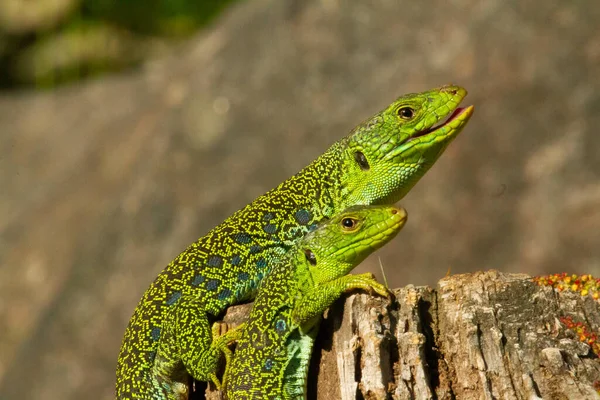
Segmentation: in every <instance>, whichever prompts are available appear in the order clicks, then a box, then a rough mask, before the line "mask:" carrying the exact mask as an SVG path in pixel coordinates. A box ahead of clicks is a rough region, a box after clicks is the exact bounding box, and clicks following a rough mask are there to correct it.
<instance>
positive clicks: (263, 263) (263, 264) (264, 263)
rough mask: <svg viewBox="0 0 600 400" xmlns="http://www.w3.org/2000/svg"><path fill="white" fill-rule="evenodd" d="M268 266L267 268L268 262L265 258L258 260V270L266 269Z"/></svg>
mask: <svg viewBox="0 0 600 400" xmlns="http://www.w3.org/2000/svg"><path fill="white" fill-rule="evenodd" d="M266 266H267V260H265V259H264V258H261V259H259V260H256V267H257V268H264V267H266Z"/></svg>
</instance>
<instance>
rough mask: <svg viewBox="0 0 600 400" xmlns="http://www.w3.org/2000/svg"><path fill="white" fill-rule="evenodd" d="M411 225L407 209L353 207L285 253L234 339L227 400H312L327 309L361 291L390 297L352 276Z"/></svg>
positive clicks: (374, 284) (367, 280)
mask: <svg viewBox="0 0 600 400" xmlns="http://www.w3.org/2000/svg"><path fill="white" fill-rule="evenodd" d="M405 222H406V212H405V211H404V210H403V209H397V208H394V207H390V206H371V207H353V208H350V209H348V210H347V211H345V212H342V213H340V214H338V215H336V216H335V217H334V218H332V219H331V220H329V221H326V222H324V223H323V224H322V225H320V226H319V228H318V229H317V230H315V231H314V232H311V233H308V234H307V235H306V236H305V237H304V238H303V239H302V240H301V241H300V242H299V243H298V244H297V245H296V246H295V247H293V248H292V249H291V250H290V251H289V252H288V253H286V255H285V256H284V257H283V258H282V260H281V261H280V262H279V263H277V264H276V265H274V266H273V270H272V271H271V273H270V274H269V276H268V277H266V278H265V280H264V281H263V283H262V284H261V287H260V290H259V292H258V295H257V296H256V300H255V302H254V305H253V307H252V311H251V312H250V317H249V318H248V321H247V322H246V323H244V324H242V325H241V326H240V327H238V328H236V329H234V330H233V331H232V332H234V333H233V334H232V333H230V332H228V333H227V334H228V335H231V336H237V346H236V350H235V354H234V356H233V359H232V362H231V366H230V369H229V371H228V373H227V375H226V377H225V379H226V382H225V383H224V384H225V386H226V393H227V398H228V399H229V400H258V399H268V400H287V399H305V398H306V378H307V373H308V366H309V362H310V357H311V352H312V347H313V343H314V340H315V337H316V335H317V332H318V328H319V323H320V320H321V315H322V313H323V311H325V309H327V308H328V307H329V306H331V304H332V303H333V302H334V301H335V300H337V299H338V298H339V297H340V296H341V295H342V294H343V293H346V292H349V291H352V290H354V289H363V290H369V291H371V292H376V293H378V294H380V295H383V296H388V295H389V293H388V291H387V289H386V288H385V287H384V286H382V285H381V284H379V283H377V282H376V281H374V279H373V278H372V275H371V274H361V275H347V274H348V273H349V272H350V271H351V270H352V269H353V268H354V267H356V266H357V265H358V264H359V263H360V262H361V261H362V260H363V259H364V258H366V257H367V256H368V255H369V254H370V253H372V252H373V251H375V250H376V249H378V248H379V247H381V246H383V245H384V244H385V243H387V242H388V241H390V240H391V239H392V238H393V237H394V236H396V234H397V233H398V232H399V231H400V229H401V228H402V227H403V226H404V224H405Z"/></svg>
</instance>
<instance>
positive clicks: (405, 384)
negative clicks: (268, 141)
mask: <svg viewBox="0 0 600 400" xmlns="http://www.w3.org/2000/svg"><path fill="white" fill-rule="evenodd" d="M393 292H394V294H395V297H396V298H395V300H394V301H393V302H388V301H387V300H384V299H381V298H377V297H371V296H368V295H365V294H355V295H352V296H348V297H347V298H344V299H341V300H340V301H339V302H338V303H336V304H335V305H334V306H333V307H332V308H331V309H330V310H328V312H327V314H326V318H325V320H324V322H323V324H322V326H321V330H320V333H319V337H318V339H317V343H316V348H315V351H314V353H313V360H312V365H311V369H310V372H309V388H308V398H309V399H317V400H321V399H323V400H325V399H326V400H333V399H340V400H355V399H368V400H371V399H372V400H375V399H540V398H543V399H600V395H599V394H598V392H597V389H596V387H598V382H600V362H599V359H598V356H597V355H596V354H595V353H594V351H593V349H592V347H590V345H589V344H588V342H587V340H586V339H589V337H585V336H586V334H585V333H580V334H581V335H583V336H582V337H579V334H577V333H576V332H575V331H574V330H572V329H570V328H569V327H567V326H566V325H565V323H564V322H561V321H563V318H564V317H568V318H570V319H571V320H572V321H577V322H582V323H583V325H581V327H582V329H586V330H587V331H586V332H588V333H590V332H592V333H593V332H598V331H599V328H600V312H599V311H600V307H599V304H598V302H597V301H596V300H594V299H593V298H592V297H591V296H581V295H580V294H579V293H573V292H568V291H563V292H558V291H556V290H554V289H553V288H551V287H548V286H539V285H538V284H537V283H535V282H534V281H533V280H532V278H531V277H529V276H527V275H521V274H504V273H500V272H497V271H488V272H480V273H475V274H464V275H455V276H451V277H447V278H444V279H442V280H441V281H439V283H438V286H437V289H435V290H434V289H431V288H428V287H414V286H412V285H409V286H407V287H405V288H402V289H396V290H394V291H393ZM249 310H250V305H244V306H237V307H233V308H232V309H231V310H230V311H229V312H228V313H227V315H226V316H225V318H224V321H225V322H226V323H227V324H228V325H231V326H235V325H237V324H238V323H240V322H242V321H243V320H244V319H245V318H246V316H247V314H248V312H249ZM206 398H207V399H220V398H221V395H220V394H219V393H218V392H216V391H211V390H208V391H207V394H206Z"/></svg>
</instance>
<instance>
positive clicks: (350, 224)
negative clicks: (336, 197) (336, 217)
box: [342, 218, 358, 229]
mask: <svg viewBox="0 0 600 400" xmlns="http://www.w3.org/2000/svg"><path fill="white" fill-rule="evenodd" d="M357 225H358V221H357V220H356V219H354V218H344V219H343V220H342V226H343V227H344V228H346V229H354V228H356V226H357Z"/></svg>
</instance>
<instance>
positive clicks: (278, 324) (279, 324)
mask: <svg viewBox="0 0 600 400" xmlns="http://www.w3.org/2000/svg"><path fill="white" fill-rule="evenodd" d="M285 326H286V324H285V321H284V320H282V319H280V320H277V322H276V323H275V329H276V330H278V331H279V332H283V331H285Z"/></svg>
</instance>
